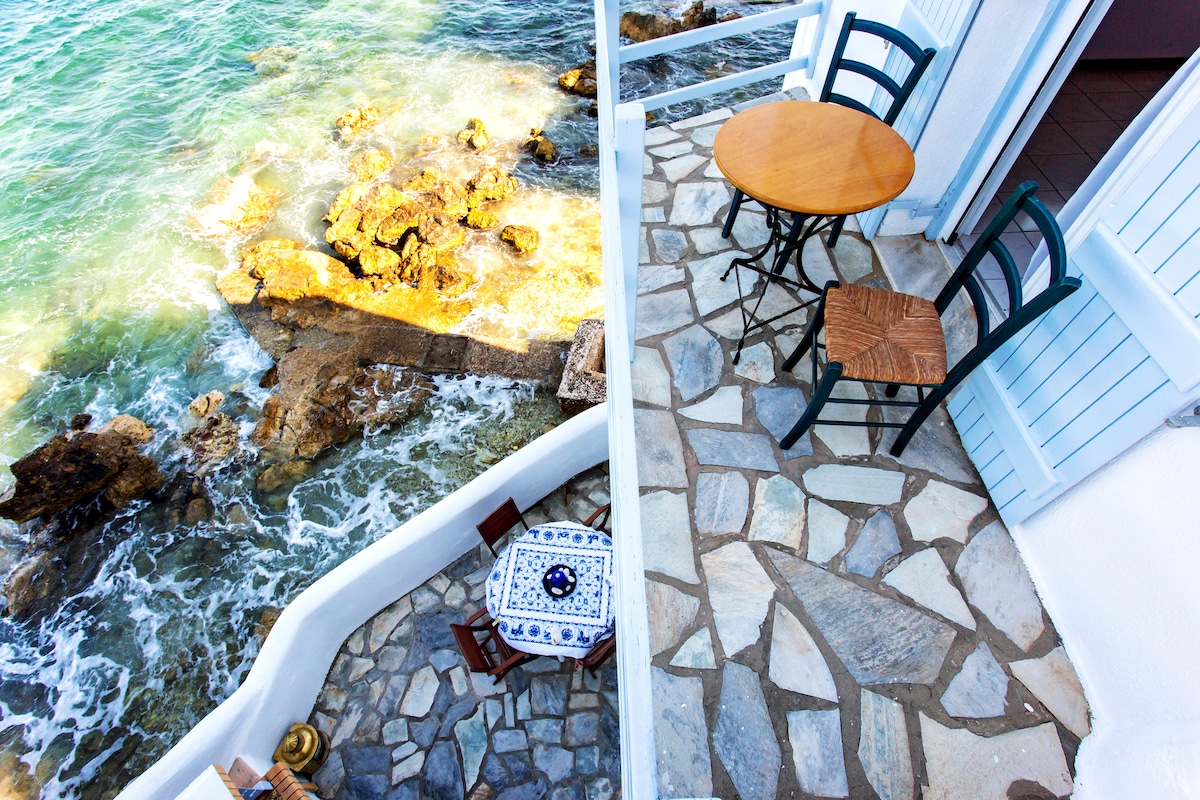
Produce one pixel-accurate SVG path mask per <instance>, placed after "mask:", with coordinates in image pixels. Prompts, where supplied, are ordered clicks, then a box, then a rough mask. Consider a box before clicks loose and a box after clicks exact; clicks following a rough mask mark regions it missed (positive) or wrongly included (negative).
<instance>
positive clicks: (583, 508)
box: [309, 468, 1049, 800]
mask: <svg viewBox="0 0 1200 800" xmlns="http://www.w3.org/2000/svg"><path fill="white" fill-rule="evenodd" d="M608 501H609V495H608V475H607V473H606V472H605V471H604V470H603V469H601V468H596V469H591V470H588V471H586V472H584V473H582V474H580V475H578V476H576V477H575V478H574V479H572V480H571V481H569V482H568V483H567V484H566V485H564V486H563V487H560V488H559V489H557V490H555V491H554V492H553V493H551V494H550V496H549V497H546V498H545V499H543V500H542V501H541V502H540V503H538V504H537V505H536V506H534V507H533V508H530V509H529V510H528V511H526V512H525V519H526V521H527V522H528V523H529V524H530V525H536V524H538V523H541V522H547V521H550V520H562V519H577V520H584V519H587V518H588V516H590V515H591V513H592V512H593V511H595V509H596V507H597V506H599V505H603V504H604V503H607V502H608ZM518 530H520V528H518ZM685 535H687V534H686V532H685ZM492 560H493V557H492V554H491V552H490V551H489V550H488V549H487V548H486V547H484V546H481V547H480V548H479V549H477V550H472V551H471V552H469V553H467V554H466V555H464V556H463V557H462V558H460V559H458V560H457V561H455V562H454V563H453V564H451V565H450V566H449V567H447V568H446V569H445V570H443V571H442V572H440V573H438V574H437V575H435V576H433V577H432V578H430V579H429V580H428V581H426V583H425V584H424V585H423V586H421V587H419V588H417V589H415V590H414V591H413V592H411V593H410V594H408V595H406V596H404V597H402V598H400V599H399V600H398V601H396V602H395V603H393V604H392V605H390V606H388V607H387V608H385V609H383V610H382V611H380V612H379V613H378V614H376V615H375V616H374V617H373V618H372V619H370V620H368V621H367V622H366V623H365V624H364V625H363V626H362V627H361V628H359V629H358V630H356V631H355V632H354V633H352V634H351V635H350V636H349V637H348V638H347V639H346V642H345V643H344V644H343V645H342V649H341V652H340V653H339V654H338V656H337V658H336V660H335V661H334V663H333V665H332V667H331V668H330V670H329V676H328V677H327V678H326V683H325V686H324V688H323V689H322V691H321V694H320V696H319V697H318V698H317V702H316V706H315V708H314V709H313V713H312V716H311V717H310V718H309V722H310V723H311V724H313V725H315V726H316V727H318V728H319V729H321V730H322V731H324V732H325V733H327V734H328V735H329V736H330V738H331V740H332V745H333V746H332V750H331V753H330V756H329V758H328V760H327V761H326V762H325V764H324V766H322V768H321V769H320V770H318V771H317V773H316V775H314V776H313V777H314V781H315V782H316V784H317V789H318V792H319V793H320V796H321V797H322V798H324V800H384V799H385V798H386V800H417V798H429V800H463V798H466V797H470V798H472V799H473V800H490V798H498V799H499V800H540V798H543V797H546V798H553V800H611V798H613V797H614V796H618V795H619V794H620V785H621V779H620V749H619V748H620V738H619V733H618V722H617V713H618V712H617V674H616V668H615V666H614V665H613V664H612V663H611V662H610V663H609V664H607V665H606V666H605V668H604V669H603V670H601V671H600V672H599V677H596V678H593V677H592V676H591V675H590V674H589V673H587V672H586V671H584V670H579V671H575V669H574V666H575V662H574V661H573V660H571V659H568V660H566V661H565V662H559V661H558V660H557V659H554V658H539V659H536V660H534V661H531V662H529V663H528V664H526V665H524V666H523V667H518V668H516V669H514V670H512V671H511V672H509V673H508V675H507V676H506V677H505V679H504V680H502V681H500V682H499V683H498V684H494V683H493V682H492V679H491V678H489V677H488V676H486V675H481V674H477V673H470V672H468V671H467V668H466V662H465V661H464V660H463V657H462V655H461V653H460V652H459V651H458V648H457V646H456V645H455V642H454V637H453V635H452V634H451V632H450V628H449V625H450V623H451V622H458V623H461V622H463V621H465V620H466V618H467V617H468V616H470V615H471V614H472V613H474V611H476V610H477V609H479V608H481V607H482V606H483V604H484V602H485V600H484V594H485V581H486V579H487V575H488V572H489V571H490V569H491V565H492ZM693 577H694V576H693ZM665 588H666V589H669V590H670V591H677V590H676V589H675V588H674V587H671V586H665ZM695 602H696V606H697V608H698V607H699V601H695ZM673 605H675V606H678V605H680V603H678V602H676V603H674V604H673ZM688 622H689V623H690V620H688ZM1034 670H1035V671H1036V667H1035V668H1034ZM1042 672H1044V670H1043V671H1042ZM1043 683H1046V682H1043ZM1046 685H1049V684H1048V683H1046Z"/></svg>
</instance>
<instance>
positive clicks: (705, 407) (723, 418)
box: [678, 386, 743, 425]
mask: <svg viewBox="0 0 1200 800" xmlns="http://www.w3.org/2000/svg"><path fill="white" fill-rule="evenodd" d="M742 405H743V403H742V388H741V387H740V386H722V387H721V388H720V389H717V390H716V391H715V392H713V394H712V397H710V398H708V399H707V400H703V401H701V402H699V403H696V404H695V405H693V406H687V407H685V408H681V409H679V410H678V411H679V415H680V416H683V417H687V418H688V419H694V420H697V421H698V422H714V423H716V424H718V425H741V424H742Z"/></svg>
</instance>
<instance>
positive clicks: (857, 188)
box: [713, 100, 916, 216]
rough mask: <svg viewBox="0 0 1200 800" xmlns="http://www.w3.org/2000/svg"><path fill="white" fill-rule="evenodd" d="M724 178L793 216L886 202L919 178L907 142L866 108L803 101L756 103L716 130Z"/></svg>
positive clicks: (715, 148) (847, 210)
mask: <svg viewBox="0 0 1200 800" xmlns="http://www.w3.org/2000/svg"><path fill="white" fill-rule="evenodd" d="M713 155H714V156H715V157H716V161H717V166H718V167H719V168H720V169H721V172H723V173H724V174H725V177H726V178H727V179H728V180H729V182H730V183H732V184H733V185H734V186H736V187H737V188H739V189H741V190H742V191H743V192H745V193H746V194H747V195H749V196H750V197H753V198H754V199H755V200H760V201H763V202H765V203H769V204H770V205H773V206H775V207H776V208H781V209H784V210H786V211H798V212H801V213H805V214H821V215H826V216H836V215H839V214H854V213H857V212H859V211H866V210H867V209H869V208H875V207H876V206H880V205H883V204H884V203H886V202H887V201H889V200H891V199H892V198H894V197H896V195H898V194H900V192H902V191H904V187H906V186H908V182H909V181H911V180H912V176H913V170H914V169H915V168H916V162H915V160H914V159H913V153H912V148H910V147H909V146H908V143H907V142H906V141H904V137H902V136H901V135H900V134H898V133H896V132H895V131H894V130H892V128H891V127H890V126H888V125H886V124H884V123H883V122H881V121H880V120H877V119H875V118H874V117H871V116H868V115H867V114H863V113H862V112H860V111H855V110H854V109H850V108H846V107H844V106H838V105H834V104H832V103H814V102H810V101H804V100H784V101H782V102H778V103H767V104H765V105H761V106H755V107H754V108H751V109H748V110H746V111H743V112H741V113H740V114H736V115H734V117H733V118H732V119H730V120H729V121H728V122H726V123H725V124H724V125H723V126H722V127H721V130H720V131H719V132H718V133H717V139H716V141H715V142H714V143H713Z"/></svg>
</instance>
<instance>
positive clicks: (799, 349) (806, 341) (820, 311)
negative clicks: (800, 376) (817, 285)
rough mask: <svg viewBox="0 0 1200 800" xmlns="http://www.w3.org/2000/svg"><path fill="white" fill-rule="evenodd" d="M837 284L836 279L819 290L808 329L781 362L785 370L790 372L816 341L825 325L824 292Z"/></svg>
mask: <svg viewBox="0 0 1200 800" xmlns="http://www.w3.org/2000/svg"><path fill="white" fill-rule="evenodd" d="M838 285H840V284H838V282H837V281H830V282H829V283H827V284H825V289H824V290H823V291H822V292H821V300H820V302H818V303H817V310H816V312H815V313H814V314H813V321H812V322H810V323H808V330H806V331H805V332H804V338H803V339H801V340H800V344H799V345H797V346H796V349H795V350H793V351H792V354H791V355H790V356H788V357H787V360H786V361H784V362H783V369H784V371H785V372H791V371H792V370H793V369H795V368H796V364H797V363H799V361H800V359H801V358H803V357H804V354H805V353H807V352H808V351H809V350H810V349H811V348H812V346H813V343H814V342H816V341H817V334H818V333H820V332H821V328H822V327H824V325H825V294H826V293H827V292H828V291H829V289H830V287H836V286H838Z"/></svg>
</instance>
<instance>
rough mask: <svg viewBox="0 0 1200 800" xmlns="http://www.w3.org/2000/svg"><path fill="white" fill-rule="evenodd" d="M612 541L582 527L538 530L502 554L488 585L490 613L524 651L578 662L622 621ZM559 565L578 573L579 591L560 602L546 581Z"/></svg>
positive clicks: (559, 525) (538, 527) (557, 524)
mask: <svg viewBox="0 0 1200 800" xmlns="http://www.w3.org/2000/svg"><path fill="white" fill-rule="evenodd" d="M612 555H613V546H612V539H610V538H608V537H607V536H605V535H604V534H603V533H600V532H599V531H595V530H593V529H591V528H586V527H584V526H583V525H580V524H579V523H577V522H551V523H548V524H546V525H536V526H534V527H533V528H531V529H530V530H529V531H527V532H525V533H523V534H521V535H520V536H519V537H517V538H516V539H514V540H513V541H512V543H511V544H509V545H508V547H505V548H504V549H503V550H501V551H500V554H499V555H498V556H497V557H496V563H495V565H493V566H492V572H491V574H490V575H488V580H487V607H488V613H490V614H491V615H492V619H494V620H496V623H497V628H498V629H499V631H500V635H501V636H503V637H504V639H505V641H507V642H508V643H509V644H511V645H512V646H513V647H515V648H517V649H518V650H524V651H525V652H526V653H536V654H538V655H547V656H571V657H573V658H578V657H580V656H583V655H584V654H586V653H587V651H588V650H590V649H592V645H594V644H595V643H596V640H597V639H600V638H603V637H604V634H605V633H607V632H608V631H610V630H611V629H612V627H613V623H614V622H615V621H616V612H615V609H614V608H613V591H612V588H613V586H612V582H613V563H612ZM556 564H566V565H567V566H569V567H571V569H573V570H575V576H576V580H577V583H576V586H575V591H574V592H572V593H571V594H570V595H568V596H567V597H563V598H556V597H551V596H550V595H549V594H547V593H546V589H545V587H544V586H543V585H542V576H544V575H545V574H546V570H548V569H550V567H553V566H555V565H556Z"/></svg>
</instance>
